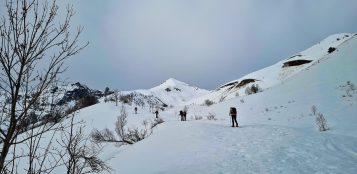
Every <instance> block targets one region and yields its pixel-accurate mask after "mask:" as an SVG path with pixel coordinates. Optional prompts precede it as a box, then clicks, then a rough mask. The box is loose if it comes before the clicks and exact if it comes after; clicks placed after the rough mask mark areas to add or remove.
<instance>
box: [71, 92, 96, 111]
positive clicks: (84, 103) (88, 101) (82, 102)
mask: <svg viewBox="0 0 357 174" xmlns="http://www.w3.org/2000/svg"><path fill="white" fill-rule="evenodd" d="M97 103H98V99H97V97H96V96H93V95H89V96H85V97H83V98H81V99H79V100H77V102H76V107H77V108H78V109H81V108H85V107H88V106H92V105H95V104H97Z"/></svg>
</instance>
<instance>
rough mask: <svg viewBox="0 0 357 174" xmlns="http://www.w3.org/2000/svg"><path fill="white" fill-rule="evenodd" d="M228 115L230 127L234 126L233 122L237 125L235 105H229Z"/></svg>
mask: <svg viewBox="0 0 357 174" xmlns="http://www.w3.org/2000/svg"><path fill="white" fill-rule="evenodd" d="M229 115H230V116H231V117H232V127H234V122H235V123H236V127H238V122H237V109H236V108H235V107H231V108H230V111H229Z"/></svg>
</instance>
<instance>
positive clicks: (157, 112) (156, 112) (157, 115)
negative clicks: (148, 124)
mask: <svg viewBox="0 0 357 174" xmlns="http://www.w3.org/2000/svg"><path fill="white" fill-rule="evenodd" d="M155 115H156V118H159V111H158V110H156V111H155Z"/></svg>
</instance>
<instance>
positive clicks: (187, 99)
mask: <svg viewBox="0 0 357 174" xmlns="http://www.w3.org/2000/svg"><path fill="white" fill-rule="evenodd" d="M345 35H346V34H344V33H343V34H338V35H333V36H330V37H328V38H327V39H325V40H324V41H322V42H320V44H317V45H315V46H313V47H311V48H309V49H308V50H306V51H303V52H301V53H299V55H302V56H306V57H309V58H310V60H313V62H312V63H310V64H307V65H302V66H298V67H293V69H290V70H289V73H286V74H285V75H286V76H284V77H282V76H281V74H282V72H283V71H286V69H284V68H282V65H283V63H284V62H286V61H287V60H286V59H284V60H282V61H280V62H278V63H277V64H274V65H272V66H270V67H267V68H265V69H262V70H260V71H257V72H253V73H251V74H248V75H246V76H244V77H242V78H239V79H238V80H236V81H241V80H242V79H247V78H254V79H258V80H260V81H258V82H255V83H257V84H259V85H261V86H262V88H263V89H264V90H263V92H260V93H257V94H253V95H242V94H243V91H242V90H243V89H238V90H232V91H229V90H227V88H221V89H220V88H218V89H217V90H216V91H213V92H208V91H206V90H202V89H199V88H197V87H192V86H190V85H187V84H186V83H183V82H180V81H178V80H175V79H169V80H167V81H165V82H164V83H163V84H161V85H159V86H157V87H154V88H151V89H149V90H136V92H140V93H142V94H145V95H154V96H156V97H158V98H160V99H162V100H163V101H165V102H167V103H171V104H173V105H175V107H173V108H167V109H166V110H165V111H162V112H161V111H160V117H161V118H163V119H164V120H165V123H163V124H160V125H158V126H157V127H156V128H155V129H154V131H153V134H152V135H150V136H149V137H148V138H146V139H144V140H142V141H140V142H138V143H136V144H134V145H130V146H122V147H117V146H116V145H115V144H110V143H107V144H104V149H103V150H104V151H103V154H102V158H103V159H104V160H108V163H109V165H110V166H111V167H112V168H113V171H112V172H113V173H130V174H136V173H137V174H139V173H147V174H151V173H152V174H158V173H159V174H160V173H204V174H209V173H212V174H213V173H225V174H229V173H232V174H233V173H296V174H304V173H306V174H310V173H351V174H353V173H355V172H356V171H357V146H356V144H357V127H356V123H357V115H356V113H357V91H356V90H351V91H350V94H351V96H346V93H347V92H346V91H347V90H348V85H346V84H347V82H348V81H349V82H350V83H353V84H357V76H356V72H357V66H356V65H357V49H356V48H357V36H355V35H353V36H352V35H351V34H349V35H348V36H349V37H346V36H345ZM337 38H340V39H339V40H337ZM331 46H333V47H336V48H337V50H336V51H335V52H333V53H330V54H327V49H328V48H329V47H331ZM293 59H295V57H294V58H291V59H289V60H293ZM299 59H300V58H299ZM233 82H234V81H233ZM222 86H223V85H222ZM166 88H170V89H172V90H171V91H170V92H167V91H166V90H165V89H166ZM175 88H179V89H180V90H181V92H180V91H177V90H175ZM236 92H239V94H240V96H235V95H234V93H236ZM222 96H226V98H225V100H223V101H221V102H217V101H218V100H219V98H220V97H222ZM205 99H210V100H212V101H215V102H216V104H214V105H212V106H209V107H208V106H204V105H201V104H202V101H204V100H205ZM121 105H122V104H121V103H120V104H119V106H115V103H111V102H109V103H104V102H102V103H99V104H96V105H93V106H90V107H87V108H84V109H82V110H80V111H79V113H78V114H77V115H76V119H77V120H83V121H85V123H86V127H85V131H86V132H87V133H90V132H91V130H93V129H94V128H96V129H99V130H102V129H104V128H109V129H111V130H113V129H114V122H115V121H116V118H117V116H118V115H119V113H120V108H121ZM183 105H187V106H188V116H187V119H188V121H187V122H181V121H179V116H178V111H179V110H181V109H182V107H183ZM124 106H125V108H126V110H127V112H128V127H140V125H141V123H142V122H143V121H144V120H152V119H154V117H155V115H154V114H153V113H152V111H151V110H150V108H148V107H143V108H141V107H139V110H138V112H139V113H138V114H135V113H134V107H135V106H134V105H133V106H129V105H124ZM231 106H235V107H237V109H238V123H239V125H240V127H239V128H232V127H230V124H231V123H230V117H229V116H228V110H229V107H231ZM312 106H316V107H317V109H318V112H321V113H322V114H323V115H324V116H325V117H326V119H327V123H328V126H329V128H330V129H329V130H328V131H325V132H319V131H318V130H317V126H316V124H315V116H314V115H313V114H312V112H311V107H312ZM209 113H211V114H214V115H215V117H216V120H208V119H207V116H208V115H209ZM195 116H202V118H203V119H202V120H195ZM56 138H60V137H56ZM56 173H64V170H63V168H59V169H57V171H56Z"/></svg>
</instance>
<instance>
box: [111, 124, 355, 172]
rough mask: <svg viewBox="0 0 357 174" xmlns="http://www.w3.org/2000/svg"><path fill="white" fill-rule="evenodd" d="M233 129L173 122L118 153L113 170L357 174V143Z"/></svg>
mask: <svg viewBox="0 0 357 174" xmlns="http://www.w3.org/2000/svg"><path fill="white" fill-rule="evenodd" d="M212 123H214V124H212ZM227 125H228V124H227ZM227 125H224V123H221V122H200V121H191V122H168V123H166V124H164V125H162V127H160V128H159V130H158V131H157V132H156V133H155V134H154V135H152V136H151V137H149V138H148V139H146V140H144V141H142V142H139V143H138V144H135V145H134V146H132V147H130V148H128V149H126V150H125V151H123V152H122V153H120V154H118V155H117V158H118V159H116V160H114V161H115V164H111V165H112V166H113V167H114V169H115V170H116V172H118V173H143V172H144V173H227V174H228V173H354V172H355V171H357V146H355V145H356V144H357V139H355V138H351V137H344V136H340V135H331V134H329V133H320V132H314V131H310V132H309V131H305V130H299V129H292V128H288V127H282V126H271V125H243V126H242V127H241V128H232V127H227ZM131 164H138V165H137V166H130V165H131ZM116 172H115V173H116Z"/></svg>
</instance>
